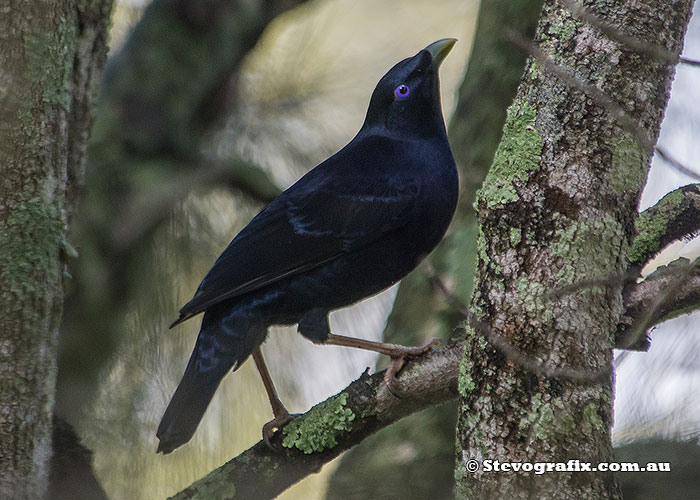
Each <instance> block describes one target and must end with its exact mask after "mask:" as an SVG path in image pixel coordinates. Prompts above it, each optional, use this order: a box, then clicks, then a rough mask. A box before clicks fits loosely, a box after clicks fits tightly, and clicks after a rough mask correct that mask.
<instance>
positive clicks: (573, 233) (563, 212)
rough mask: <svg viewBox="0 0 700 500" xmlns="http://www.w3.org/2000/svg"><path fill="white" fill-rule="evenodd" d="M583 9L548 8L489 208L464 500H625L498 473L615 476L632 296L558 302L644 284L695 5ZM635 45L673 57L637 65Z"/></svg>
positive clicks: (469, 386) (462, 478) (473, 331)
mask: <svg viewBox="0 0 700 500" xmlns="http://www.w3.org/2000/svg"><path fill="white" fill-rule="evenodd" d="M571 5H580V4H578V3H577V4H573V3H572V4H569V3H568V2H566V1H564V0H562V1H556V0H548V1H546V2H545V6H544V9H543V13H542V17H541V19H540V22H539V26H538V30H537V35H536V44H534V45H532V46H529V45H528V42H526V41H524V40H520V44H521V45H522V46H523V48H524V49H526V50H528V51H529V52H531V54H532V55H533V57H532V58H531V59H530V61H529V63H528V66H527V68H526V71H525V75H524V77H523V80H522V82H521V85H520V88H519V90H518V93H517V97H516V99H515V101H514V103H513V105H512V106H511V108H510V109H509V112H508V117H507V120H506V124H505V127H504V135H503V139H502V142H501V144H500V146H499V149H498V151H497V152H496V157H495V159H494V163H493V165H492V167H491V170H490V172H489V175H488V177H487V179H486V181H485V184H484V187H483V188H482V190H481V192H480V194H479V195H478V197H477V209H478V218H479V223H480V234H479V239H478V267H477V274H476V279H475V290H474V293H473V296H472V311H473V314H474V318H473V319H472V321H470V324H469V326H468V327H467V335H468V338H467V343H466V347H465V353H464V357H463V360H462V365H461V367H460V381H459V391H460V400H459V419H458V431H457V434H458V437H457V441H458V446H459V449H458V457H457V465H456V473H455V475H456V478H457V497H458V498H495V497H503V496H507V497H508V498H538V499H540V498H542V499H547V498H606V499H607V498H619V497H620V492H619V486H618V483H617V480H616V478H615V477H614V475H613V474H612V473H609V472H608V473H604V472H598V473H595V472H594V473H577V472H548V473H545V474H541V475H536V474H535V473H534V472H519V473H518V472H490V471H489V470H488V467H489V466H491V467H494V464H493V463H491V464H489V463H487V462H486V460H493V461H495V460H498V461H499V462H500V463H504V462H530V463H533V464H534V463H535V462H563V463H566V462H567V461H568V460H570V459H578V460H580V461H581V462H590V463H591V464H592V465H593V466H594V467H595V466H596V465H597V464H598V463H600V462H612V461H613V456H612V445H611V441H610V426H611V424H612V422H611V420H612V418H611V413H612V398H613V394H612V374H611V357H612V346H613V341H614V332H615V330H616V325H617V322H618V319H619V318H620V312H621V310H622V308H623V303H622V294H621V290H622V285H623V283H622V282H621V280H620V282H618V283H615V284H613V285H606V286H605V287H602V286H600V285H598V286H597V287H587V288H583V287H581V288H579V289H577V290H576V291H575V292H573V293H569V294H566V295H561V296H553V295H552V293H551V292H553V291H556V290H557V289H561V288H562V287H564V286H567V285H572V284H575V283H579V282H584V281H590V280H591V279H602V278H606V277H610V276H619V275H621V274H622V273H624V272H625V271H626V270H627V268H628V257H627V256H628V252H629V248H630V244H631V241H632V238H633V237H634V219H635V216H636V205H637V200H638V199H639V195H640V192H641V189H642V187H643V184H644V181H645V178H646V173H647V169H648V165H649V159H650V155H651V152H652V151H651V145H652V144H653V143H654V142H655V140H656V136H657V133H658V130H659V126H660V124H661V119H662V116H663V111H664V108H665V105H666V101H667V99H668V92H669V87H670V82H671V78H672V76H673V65H672V64H670V63H669V60H674V59H675V60H676V61H677V58H678V54H679V53H680V49H681V45H682V40H683V35H684V34H685V28H686V26H687V23H688V20H689V16H690V10H691V6H692V2H691V1H690V0H682V1H677V2H674V3H671V2H666V3H664V4H661V3H659V2H656V1H652V0H641V1H635V2H631V1H625V2H617V1H612V0H603V1H600V0H597V1H584V2H583V5H584V8H585V9H586V10H585V12H584V13H581V12H579V13H578V14H577V16H574V15H573V14H572V13H571V11H570V10H568V9H567V7H566V6H571ZM601 20H604V23H607V24H605V25H602V24H600V21H601ZM609 27H612V28H613V30H608V29H607V28H609ZM601 30H603V31H606V32H607V33H608V35H610V36H606V35H604V34H602V33H601ZM613 31H614V32H613ZM611 33H612V34H611ZM615 33H617V34H618V35H619V36H615ZM629 37H633V38H635V39H639V40H642V41H644V42H645V43H646V42H648V43H646V44H647V46H649V45H652V44H654V43H656V44H659V45H660V46H661V47H662V48H664V49H665V50H667V51H668V54H667V56H668V57H659V56H658V54H654V55H651V54H650V52H645V53H638V52H635V51H634V50H633V49H632V48H630V43H629ZM662 52H663V51H662ZM617 103H619V105H618V104H617ZM622 110H624V112H621V111H622ZM486 339H488V342H487V340H486ZM474 465H476V466H477V470H476V471H475V470H474V469H473V466H474Z"/></svg>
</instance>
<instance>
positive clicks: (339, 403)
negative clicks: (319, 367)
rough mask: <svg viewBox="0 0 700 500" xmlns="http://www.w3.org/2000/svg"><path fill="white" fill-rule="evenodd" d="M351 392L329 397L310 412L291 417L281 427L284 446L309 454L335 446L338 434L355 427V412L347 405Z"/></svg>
mask: <svg viewBox="0 0 700 500" xmlns="http://www.w3.org/2000/svg"><path fill="white" fill-rule="evenodd" d="M347 399H348V395H347V394H346V393H342V394H340V395H339V396H336V397H334V398H331V399H328V400H326V401H324V402H323V403H321V404H318V405H316V406H314V407H313V408H312V409H311V410H309V412H308V413H307V414H306V415H304V416H303V417H300V418H298V419H296V420H292V421H291V422H290V423H288V424H287V425H286V426H285V427H284V429H283V430H282V432H283V434H284V436H285V437H284V440H283V441H282V445H283V446H284V447H285V448H297V449H299V450H301V451H303V452H304V453H306V454H309V453H313V452H320V451H323V450H325V449H329V448H333V447H334V446H335V445H337V444H338V441H337V437H338V436H340V435H341V434H343V433H344V432H346V431H349V430H352V421H353V420H355V414H354V413H353V412H352V410H351V409H350V408H346V407H345V405H346V403H347Z"/></svg>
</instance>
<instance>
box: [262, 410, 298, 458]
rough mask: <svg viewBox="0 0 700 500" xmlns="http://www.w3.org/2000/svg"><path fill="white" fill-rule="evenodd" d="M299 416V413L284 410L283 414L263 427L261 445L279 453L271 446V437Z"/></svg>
mask: <svg viewBox="0 0 700 500" xmlns="http://www.w3.org/2000/svg"><path fill="white" fill-rule="evenodd" d="M299 415H301V413H289V412H288V411H286V410H285V411H284V412H283V413H280V414H279V415H276V416H275V418H273V419H272V420H270V421H269V422H268V423H266V424H265V425H263V427H262V440H263V443H265V446H267V447H268V448H270V449H271V450H272V451H279V450H278V449H277V448H276V447H275V446H274V445H273V444H272V437H273V436H274V435H275V432H277V431H278V430H280V429H282V427H284V426H285V425H287V424H288V423H289V422H291V421H292V420H294V419H295V418H297V417H298V416H299Z"/></svg>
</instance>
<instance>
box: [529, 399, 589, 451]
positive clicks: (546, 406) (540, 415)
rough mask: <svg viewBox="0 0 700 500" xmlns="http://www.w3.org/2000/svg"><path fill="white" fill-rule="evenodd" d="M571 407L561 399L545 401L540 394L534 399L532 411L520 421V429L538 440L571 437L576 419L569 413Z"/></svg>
mask: <svg viewBox="0 0 700 500" xmlns="http://www.w3.org/2000/svg"><path fill="white" fill-rule="evenodd" d="M569 409H570V407H569V406H567V405H565V404H564V402H562V401H561V400H559V399H554V400H551V401H543V400H542V396H541V395H540V394H535V395H534V396H533V398H532V410H531V411H530V412H529V413H528V414H527V415H525V416H524V417H523V418H521V419H520V421H519V422H518V428H519V429H520V430H521V431H524V432H527V433H528V434H529V435H530V436H532V437H533V438H534V439H537V440H542V441H544V440H547V439H549V438H550V437H552V436H567V435H571V433H572V431H573V429H574V428H575V427H576V419H574V418H573V416H572V415H571V413H570V412H569V411H568V410H569Z"/></svg>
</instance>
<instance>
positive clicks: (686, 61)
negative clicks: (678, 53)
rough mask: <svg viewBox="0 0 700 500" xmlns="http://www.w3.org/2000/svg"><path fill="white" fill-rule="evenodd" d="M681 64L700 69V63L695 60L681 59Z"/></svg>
mask: <svg viewBox="0 0 700 500" xmlns="http://www.w3.org/2000/svg"><path fill="white" fill-rule="evenodd" d="M680 62H682V63H683V64H687V65H688V66H695V67H700V61H696V60H695V59H688V58H687V57H681V58H680Z"/></svg>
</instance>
